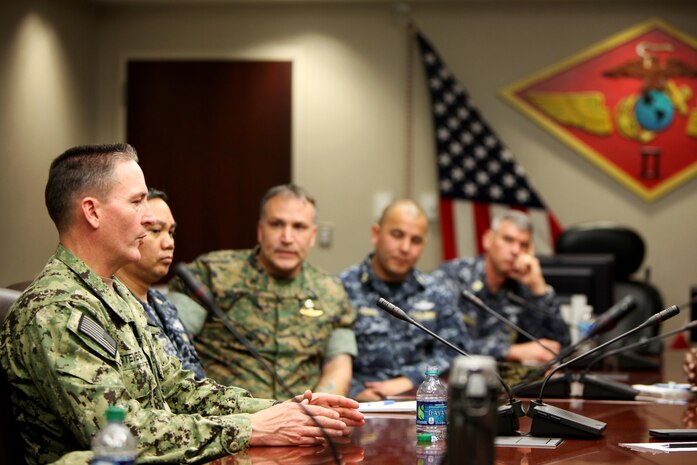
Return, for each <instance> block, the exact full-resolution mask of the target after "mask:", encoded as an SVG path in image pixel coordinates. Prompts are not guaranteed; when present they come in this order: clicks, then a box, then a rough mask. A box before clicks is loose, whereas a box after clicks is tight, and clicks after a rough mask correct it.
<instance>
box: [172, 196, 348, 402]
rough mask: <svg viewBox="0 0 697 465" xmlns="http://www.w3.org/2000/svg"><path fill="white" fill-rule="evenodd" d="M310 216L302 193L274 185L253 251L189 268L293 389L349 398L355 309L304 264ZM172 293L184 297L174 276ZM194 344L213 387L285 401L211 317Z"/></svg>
mask: <svg viewBox="0 0 697 465" xmlns="http://www.w3.org/2000/svg"><path fill="white" fill-rule="evenodd" d="M315 216H316V210H315V201H314V199H312V197H310V195H309V194H308V193H307V192H306V191H305V190H303V189H301V188H300V187H298V186H295V185H292V184H289V185H281V186H276V187H274V188H272V189H270V190H269V191H268V192H267V193H266V194H265V195H264V197H263V199H262V201H261V208H260V214H259V223H258V225H257V240H258V242H259V245H258V246H257V247H255V248H254V249H251V250H221V251H216V252H210V253H207V254H204V255H202V256H200V257H198V258H197V259H196V260H195V261H194V262H192V263H191V264H189V265H188V268H189V269H190V270H191V271H192V272H193V273H194V274H195V275H196V276H197V277H198V278H199V279H200V280H201V281H202V282H203V284H205V285H206V286H207V287H208V288H210V290H211V291H212V293H213V296H214V298H215V300H216V304H217V306H218V307H219V308H220V309H221V310H222V311H223V312H224V313H225V314H226V315H227V317H228V318H229V319H230V320H231V322H232V324H233V325H234V326H236V327H237V329H239V330H240V331H241V333H242V334H243V335H244V336H246V338H247V339H248V340H249V341H250V342H251V344H252V345H253V346H254V347H255V348H256V349H257V350H258V351H259V352H260V353H261V356H262V357H263V358H264V359H265V360H266V361H267V362H268V364H269V365H270V366H271V367H273V369H274V370H275V372H276V374H277V376H278V377H279V378H280V379H281V380H282V381H283V382H284V383H285V384H286V385H287V386H288V387H289V388H290V389H291V390H297V389H300V390H303V389H313V390H316V391H320V392H328V393H336V394H346V393H347V392H348V387H349V384H350V382H351V358H352V357H354V356H355V355H356V342H355V337H354V334H353V331H352V329H351V326H352V324H353V321H354V319H355V311H354V310H353V308H352V307H351V306H350V304H349V302H348V299H347V297H346V293H345V292H344V289H343V287H342V286H341V283H340V282H339V281H338V280H337V279H336V278H335V277H332V276H330V275H329V274H328V273H326V272H324V271H322V270H320V269H318V268H316V267H314V266H312V265H310V264H309V263H307V262H306V261H305V258H306V256H307V254H308V252H309V251H310V249H311V248H312V247H313V245H314V243H315V237H316V235H317V227H316V225H315ZM170 290H173V291H182V292H188V290H187V289H185V286H184V285H183V283H182V282H181V280H180V279H178V278H177V279H174V280H172V281H171V282H170ZM194 339H195V342H196V349H197V351H198V353H199V355H200V356H201V361H202V362H203V367H204V368H205V370H206V373H207V374H208V376H210V377H212V378H213V379H215V380H216V381H218V382H220V383H223V384H234V385H236V386H241V387H244V388H245V389H247V390H249V391H250V392H251V393H252V394H254V395H255V396H261V397H275V396H279V395H284V393H283V390H282V388H281V387H280V386H279V385H278V384H277V382H276V380H275V379H274V377H273V376H272V375H271V374H270V373H268V372H267V371H266V370H264V369H262V367H261V366H260V364H259V362H258V361H257V360H256V359H255V358H254V357H253V356H252V355H251V354H250V353H249V352H248V350H247V349H246V348H245V346H244V345H243V344H242V343H241V342H240V341H238V340H237V339H236V338H235V337H234V336H233V335H232V334H231V333H230V332H229V331H228V330H227V329H226V328H225V326H224V324H223V322H222V321H221V320H220V319H219V318H217V317H215V316H213V315H208V316H207V318H206V320H205V322H204V323H203V327H202V329H201V331H200V332H198V333H196V334H194Z"/></svg>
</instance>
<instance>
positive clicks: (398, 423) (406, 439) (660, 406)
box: [213, 353, 697, 465]
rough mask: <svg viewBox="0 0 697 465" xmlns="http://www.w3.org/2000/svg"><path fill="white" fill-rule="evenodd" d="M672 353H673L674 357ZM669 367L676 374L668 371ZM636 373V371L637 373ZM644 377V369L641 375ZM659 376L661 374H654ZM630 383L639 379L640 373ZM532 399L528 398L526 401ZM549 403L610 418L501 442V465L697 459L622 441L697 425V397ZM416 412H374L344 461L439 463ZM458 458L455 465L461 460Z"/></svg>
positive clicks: (318, 452)
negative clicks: (600, 426) (581, 430)
mask: <svg viewBox="0 0 697 465" xmlns="http://www.w3.org/2000/svg"><path fill="white" fill-rule="evenodd" d="M678 354H680V355H674V357H675V361H669V362H670V363H665V364H664V368H663V373H653V374H652V373H646V374H643V378H644V380H645V381H646V382H654V381H652V378H662V379H673V380H677V381H680V380H681V378H680V377H677V378H676V377H675V376H679V371H675V365H676V364H678V365H679V360H681V356H682V355H681V354H682V353H678ZM670 356H671V355H668V357H670ZM667 370H673V371H674V372H675V373H671V374H670V375H667V373H666V371H667ZM632 376H634V375H632ZM639 377H640V378H641V377H642V374H639ZM655 381H658V379H655ZM631 382H636V377H634V378H633V379H632V381H631ZM528 402H529V399H523V403H524V404H525V405H526V406H527V404H528ZM545 402H547V403H548V404H551V405H555V406H557V407H561V408H563V409H566V410H570V411H572V412H576V413H579V414H581V415H585V416H587V417H590V418H593V419H596V420H600V421H603V422H605V423H607V429H606V430H605V432H604V434H603V435H602V437H601V438H599V439H565V440H564V441H563V442H562V443H561V444H560V445H559V446H557V447H556V448H555V449H539V448H534V449H530V448H519V447H496V451H495V453H496V457H495V463H496V464H497V465H543V464H545V465H546V464H573V465H583V464H594V465H598V464H624V465H635V464H636V465H640V464H641V465H651V464H656V465H673V464H674V465H678V464H679V465H686V464H694V463H697V452H681V451H672V452H670V453H668V452H665V453H658V454H651V453H646V452H637V451H634V450H631V449H629V448H627V447H623V446H620V444H622V443H643V442H656V441H655V440H652V439H651V438H650V436H649V429H650V428H687V427H689V428H697V420H696V419H695V411H696V409H697V401H691V402H692V403H688V404H684V403H681V404H675V403H658V402H655V401H644V400H641V401H637V400H634V401H602V400H582V399H573V398H572V399H545ZM414 421H415V419H414V414H397V413H391V414H369V415H367V416H366V423H365V425H364V426H362V427H360V428H354V431H353V434H352V435H351V437H350V438H345V440H344V441H342V442H341V443H337V444H335V447H336V450H337V453H338V455H339V457H340V463H349V464H350V463H357V464H358V463H360V464H370V465H373V464H374V465H403V464H409V465H414V464H417V465H419V464H423V465H436V464H438V463H440V458H439V456H438V455H427V454H426V452H425V451H424V449H423V448H422V447H420V446H419V445H417V442H416V431H415V423H414ZM520 431H521V433H525V432H528V431H530V418H527V417H525V418H522V419H521V423H520ZM213 463H214V464H215V465H275V464H278V465H281V464H282V465H296V464H297V465H315V464H331V463H336V461H335V459H334V456H333V454H332V452H331V450H330V448H329V447H328V446H321V447H319V446H318V447H268V448H251V449H249V450H248V451H246V452H242V453H239V454H235V455H231V456H228V457H225V458H222V459H218V460H216V461H214V462H213ZM459 463H460V462H458V461H457V460H455V461H451V462H450V465H458V464H459Z"/></svg>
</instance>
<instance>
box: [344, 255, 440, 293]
mask: <svg viewBox="0 0 697 465" xmlns="http://www.w3.org/2000/svg"><path fill="white" fill-rule="evenodd" d="M373 255H374V254H373V253H370V254H368V256H367V257H366V258H365V259H364V260H363V261H362V262H361V264H360V266H359V267H358V279H359V280H360V282H361V284H362V285H363V286H370V287H372V288H373V289H374V290H375V291H376V292H377V293H378V294H380V295H392V294H396V293H405V294H407V295H411V294H415V293H417V292H420V291H423V290H424V289H425V287H426V279H427V278H426V275H425V274H424V273H422V272H421V271H419V270H417V269H416V268H414V269H412V270H411V272H410V273H409V275H408V276H407V278H406V279H405V280H404V281H402V282H401V283H398V284H399V285H398V286H393V285H392V283H386V282H385V281H383V280H381V279H380V278H378V276H377V275H376V274H375V271H374V270H373V265H372V263H371V260H372V258H373ZM395 288H397V292H395Z"/></svg>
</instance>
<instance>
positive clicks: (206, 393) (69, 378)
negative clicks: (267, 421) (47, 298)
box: [18, 306, 270, 463]
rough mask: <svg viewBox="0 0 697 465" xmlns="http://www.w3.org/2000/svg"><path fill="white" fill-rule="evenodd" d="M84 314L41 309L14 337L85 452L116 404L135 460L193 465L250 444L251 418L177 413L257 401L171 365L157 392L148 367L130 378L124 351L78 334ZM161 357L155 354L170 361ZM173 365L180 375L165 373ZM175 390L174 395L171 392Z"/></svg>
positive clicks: (239, 408)
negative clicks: (136, 455) (222, 392)
mask: <svg viewBox="0 0 697 465" xmlns="http://www.w3.org/2000/svg"><path fill="white" fill-rule="evenodd" d="M83 311H86V310H85V309H81V308H70V307H69V306H51V307H50V308H44V309H42V310H39V311H38V312H37V313H36V315H35V317H34V318H32V319H31V320H30V321H29V322H28V324H27V327H26V328H25V329H24V331H22V333H21V335H19V336H18V348H19V351H20V352H21V353H20V354H19V356H20V357H21V360H22V363H23V364H24V365H25V366H26V367H27V370H28V371H29V372H30V373H29V374H30V376H31V378H32V380H33V382H34V383H35V384H36V386H37V389H38V390H39V392H40V393H41V396H42V398H43V399H45V400H46V402H47V403H49V404H50V405H52V408H53V409H54V411H55V413H56V415H58V416H59V417H60V418H61V419H62V421H63V423H64V425H65V426H66V427H67V428H69V429H70V430H71V432H72V433H73V435H74V436H75V437H76V438H77V439H78V441H79V442H80V443H81V444H83V445H84V446H85V447H86V448H87V447H89V444H90V440H91V438H92V436H93V435H94V434H96V432H97V431H98V430H99V429H100V428H101V427H102V426H104V422H105V420H104V418H103V416H104V411H105V410H106V408H107V406H108V405H113V404H116V405H120V406H122V407H124V408H125V409H126V418H127V419H126V424H127V425H128V426H129V427H130V428H131V430H132V431H133V432H134V434H135V435H136V437H137V440H138V453H139V459H138V461H139V463H141V462H142V463H171V462H177V463H191V462H197V461H201V460H204V459H211V458H214V457H219V456H222V455H226V454H228V453H232V452H235V451H237V450H240V449H243V448H245V447H247V446H248V444H249V439H250V436H251V418H250V416H249V414H246V413H240V414H235V415H220V416H208V417H203V416H201V415H199V414H196V413H183V412H185V411H189V412H191V411H196V410H206V411H207V413H209V412H223V411H236V412H244V411H251V410H254V409H255V408H258V407H261V405H260V404H259V403H260V402H261V401H255V400H251V399H249V394H248V393H246V391H242V390H232V391H226V392H225V394H226V395H224V396H216V395H214V394H215V393H216V392H219V390H220V389H221V388H219V387H217V386H214V385H213V384H214V383H212V382H211V381H210V380H209V381H201V382H199V383H197V382H196V381H194V380H193V378H192V374H191V373H189V372H182V371H181V370H179V368H178V365H175V364H171V366H170V367H169V369H167V368H166V365H165V368H164V369H163V371H165V373H162V374H161V375H162V376H165V380H166V381H165V383H164V386H162V388H163V389H162V391H159V389H158V386H157V385H155V384H154V383H153V378H154V377H153V376H152V375H151V376H150V377H148V376H147V372H146V371H145V370H147V368H143V367H147V364H145V365H140V366H138V367H132V368H133V372H131V373H128V372H127V370H126V368H124V366H123V365H122V363H121V362H122V360H123V357H127V356H128V354H120V355H114V352H110V351H109V350H106V349H105V348H104V347H103V346H100V345H99V344H95V343H94V339H91V338H89V337H88V336H85V334H83V333H82V332H81V331H79V330H78V327H79V321H80V318H81V316H82V313H83ZM161 352H162V353H161V354H158V356H160V355H162V356H166V357H169V356H167V355H166V354H164V352H163V351H161ZM119 356H120V357H121V359H118V357H119ZM174 368H176V369H177V370H178V371H179V374H177V373H174V374H172V373H170V372H169V371H168V370H172V369H174ZM157 369H160V367H159V365H158V368H157ZM182 373H184V374H182ZM167 376H169V378H167ZM177 389H179V390H180V391H181V392H180V395H179V396H175V395H174V394H173V393H174V391H175V390H177ZM158 392H161V393H165V395H166V396H167V397H168V398H167V400H168V401H170V400H175V399H176V402H173V406H174V409H173V410H174V411H173V410H170V408H169V405H168V404H167V403H165V402H164V401H163V399H159V400H158V397H159V395H158ZM160 395H162V394H160ZM250 400H251V403H250ZM223 402H224V403H226V405H222V403H223ZM266 402H267V405H270V401H266ZM144 406H147V407H144ZM151 406H152V407H151ZM180 412H181V413H180Z"/></svg>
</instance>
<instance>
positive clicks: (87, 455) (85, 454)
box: [50, 450, 94, 465]
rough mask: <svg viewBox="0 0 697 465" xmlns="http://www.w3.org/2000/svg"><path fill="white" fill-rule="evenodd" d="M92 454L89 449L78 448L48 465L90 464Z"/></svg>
mask: <svg viewBox="0 0 697 465" xmlns="http://www.w3.org/2000/svg"><path fill="white" fill-rule="evenodd" d="M93 457H94V454H93V453H92V451H89V450H78V451H75V452H70V453H68V454H65V455H64V456H62V457H61V458H59V459H58V460H56V461H55V462H51V464H50V465H90V464H91V463H92V458H93Z"/></svg>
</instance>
